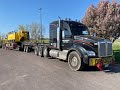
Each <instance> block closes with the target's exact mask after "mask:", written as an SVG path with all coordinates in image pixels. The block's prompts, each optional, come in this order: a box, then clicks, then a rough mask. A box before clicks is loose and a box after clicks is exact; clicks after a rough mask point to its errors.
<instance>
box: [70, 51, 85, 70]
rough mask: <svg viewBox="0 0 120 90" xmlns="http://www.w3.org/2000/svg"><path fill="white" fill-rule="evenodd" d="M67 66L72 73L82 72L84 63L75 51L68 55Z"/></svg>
mask: <svg viewBox="0 0 120 90" xmlns="http://www.w3.org/2000/svg"><path fill="white" fill-rule="evenodd" d="M68 64H69V66H70V68H71V69H72V70H73V71H79V70H83V68H84V62H83V61H82V59H81V57H80V55H79V54H78V53H77V52H76V51H73V52H71V53H70V54H69V56H68Z"/></svg>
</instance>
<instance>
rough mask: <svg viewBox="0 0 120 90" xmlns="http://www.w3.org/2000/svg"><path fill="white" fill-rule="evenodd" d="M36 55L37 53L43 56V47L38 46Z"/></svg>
mask: <svg viewBox="0 0 120 90" xmlns="http://www.w3.org/2000/svg"><path fill="white" fill-rule="evenodd" d="M38 55H39V56H40V57H44V56H43V48H42V47H39V51H38Z"/></svg>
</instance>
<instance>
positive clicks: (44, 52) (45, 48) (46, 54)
mask: <svg viewBox="0 0 120 90" xmlns="http://www.w3.org/2000/svg"><path fill="white" fill-rule="evenodd" d="M43 55H44V57H49V51H48V47H44V50H43Z"/></svg>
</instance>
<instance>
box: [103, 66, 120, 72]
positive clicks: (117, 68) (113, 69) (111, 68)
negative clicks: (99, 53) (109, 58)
mask: <svg viewBox="0 0 120 90" xmlns="http://www.w3.org/2000/svg"><path fill="white" fill-rule="evenodd" d="M104 72H105V73H120V65H110V66H109V68H108V69H106V70H104Z"/></svg>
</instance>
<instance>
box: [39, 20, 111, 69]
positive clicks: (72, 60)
mask: <svg viewBox="0 0 120 90" xmlns="http://www.w3.org/2000/svg"><path fill="white" fill-rule="evenodd" d="M49 38H50V40H49V45H40V46H39V48H38V50H37V51H38V55H40V56H41V57H54V58H58V59H62V60H67V61H68V64H69V66H70V68H71V69H72V70H74V71H78V70H82V69H83V68H84V67H85V66H86V65H88V66H97V67H98V68H99V69H100V70H102V67H104V66H108V65H109V64H111V63H112V42H111V41H110V40H107V39H104V38H100V37H94V36H90V33H89V30H88V28H87V27H86V26H85V25H84V24H82V23H80V22H76V21H71V20H61V19H59V20H58V21H53V22H52V23H50V34H49Z"/></svg>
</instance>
